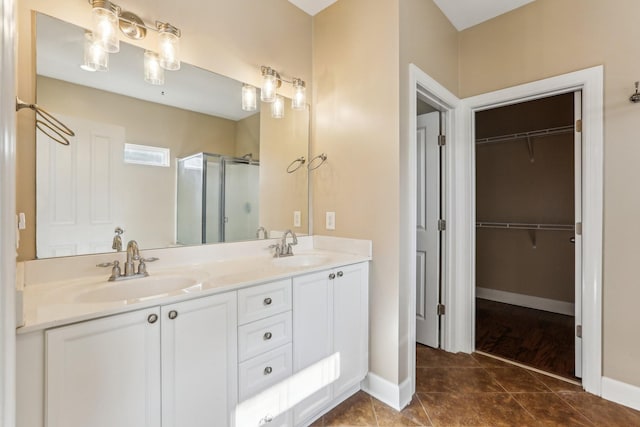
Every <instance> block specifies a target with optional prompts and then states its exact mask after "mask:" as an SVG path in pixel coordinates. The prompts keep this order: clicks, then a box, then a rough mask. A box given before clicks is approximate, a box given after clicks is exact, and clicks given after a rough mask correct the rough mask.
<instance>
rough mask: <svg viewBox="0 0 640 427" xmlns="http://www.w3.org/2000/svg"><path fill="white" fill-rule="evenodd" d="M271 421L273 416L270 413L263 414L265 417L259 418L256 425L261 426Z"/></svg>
mask: <svg viewBox="0 0 640 427" xmlns="http://www.w3.org/2000/svg"><path fill="white" fill-rule="evenodd" d="M271 421H273V417H272V416H271V415H265V417H264V418H263V419H261V420H260V423H259V424H258V425H259V426H263V425H265V424H269V423H270V422H271Z"/></svg>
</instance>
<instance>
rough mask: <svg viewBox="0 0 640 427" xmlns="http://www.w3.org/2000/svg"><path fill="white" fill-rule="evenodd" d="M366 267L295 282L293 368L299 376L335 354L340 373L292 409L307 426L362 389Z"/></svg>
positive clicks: (297, 422)
mask: <svg viewBox="0 0 640 427" xmlns="http://www.w3.org/2000/svg"><path fill="white" fill-rule="evenodd" d="M368 276H369V264H368V263H367V262H363V263H359V264H353V265H348V266H344V267H340V268H336V269H332V270H327V271H321V272H318V273H312V274H307V275H303V276H299V277H295V278H294V279H293V365H294V373H295V372H298V371H300V370H302V369H304V368H306V367H308V366H310V365H312V364H314V363H316V362H319V361H320V360H322V359H325V358H327V357H329V356H331V355H333V354H336V353H337V354H338V355H339V360H340V374H339V377H338V379H337V380H336V381H334V382H333V383H332V384H331V385H328V386H324V387H322V388H320V390H318V391H316V392H315V393H314V394H312V395H311V396H309V397H308V398H306V399H305V400H303V401H302V402H300V403H299V404H298V405H297V406H296V407H295V408H294V424H295V425H305V423H308V422H310V421H312V420H313V419H314V418H316V417H317V416H318V414H320V413H321V412H323V411H325V410H326V409H327V408H329V407H331V406H333V405H335V404H336V403H338V402H339V401H341V400H343V399H344V397H346V396H348V395H349V394H352V393H354V392H355V391H357V390H358V389H359V388H360V382H361V381H362V380H363V379H364V378H365V376H366V374H367V370H368V359H369V351H368V348H369V341H368V340H369V332H368V330H369V306H368V304H369V301H368V285H369V277H368Z"/></svg>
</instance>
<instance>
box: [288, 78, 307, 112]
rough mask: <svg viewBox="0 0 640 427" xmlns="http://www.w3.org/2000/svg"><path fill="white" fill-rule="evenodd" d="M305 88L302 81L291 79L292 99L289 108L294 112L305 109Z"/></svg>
mask: <svg viewBox="0 0 640 427" xmlns="http://www.w3.org/2000/svg"><path fill="white" fill-rule="evenodd" d="M306 92H307V88H306V85H305V83H304V81H303V80H301V79H298V78H294V79H293V98H292V99H291V108H293V109H294V110H304V109H305V108H306V107H307V105H306V104H307V93H306Z"/></svg>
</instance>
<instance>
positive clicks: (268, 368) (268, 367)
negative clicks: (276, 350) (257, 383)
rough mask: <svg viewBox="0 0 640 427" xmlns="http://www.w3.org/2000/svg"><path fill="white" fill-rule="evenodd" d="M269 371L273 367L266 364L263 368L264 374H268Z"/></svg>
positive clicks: (271, 370)
mask: <svg viewBox="0 0 640 427" xmlns="http://www.w3.org/2000/svg"><path fill="white" fill-rule="evenodd" d="M271 372H273V368H272V367H271V366H267V367H266V368H264V374H265V375H269V374H270V373H271Z"/></svg>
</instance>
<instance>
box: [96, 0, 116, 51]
mask: <svg viewBox="0 0 640 427" xmlns="http://www.w3.org/2000/svg"><path fill="white" fill-rule="evenodd" d="M101 6H104V7H100V6H94V7H93V9H92V12H91V15H92V28H93V30H92V33H93V40H94V41H95V42H96V43H99V44H100V45H101V46H102V48H103V49H104V50H105V52H108V53H116V52H118V51H120V40H119V39H118V16H117V15H116V13H115V12H114V11H113V10H112V9H111V3H109V2H102V4H101Z"/></svg>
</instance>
